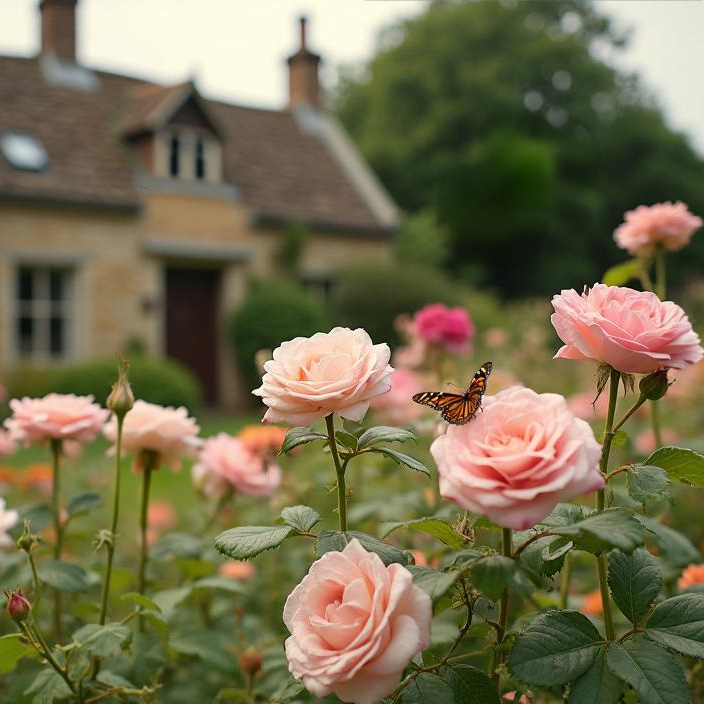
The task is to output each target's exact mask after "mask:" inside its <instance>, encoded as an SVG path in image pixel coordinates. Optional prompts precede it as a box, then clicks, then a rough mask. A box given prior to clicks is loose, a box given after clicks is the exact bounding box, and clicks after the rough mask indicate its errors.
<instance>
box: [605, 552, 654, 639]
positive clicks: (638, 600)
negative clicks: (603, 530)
mask: <svg viewBox="0 0 704 704" xmlns="http://www.w3.org/2000/svg"><path fill="white" fill-rule="evenodd" d="M608 581H609V587H610V588H611V594H612V595H613V598H614V601H615V602H616V605H617V606H618V608H619V609H621V613H622V614H623V615H624V616H625V617H626V618H627V619H628V620H629V621H631V622H632V623H633V624H634V625H636V624H638V623H640V621H641V619H642V618H643V616H645V615H646V614H647V613H648V611H649V610H650V607H651V606H652V604H653V602H654V601H655V599H656V598H657V596H658V594H659V593H660V589H661V587H662V574H661V573H660V570H659V569H658V565H657V562H656V561H655V558H654V557H653V556H652V555H651V554H650V553H649V552H648V551H647V550H644V549H643V548H638V549H637V550H634V551H633V552H632V553H631V554H630V555H628V554H626V553H623V552H619V551H617V550H615V551H613V552H612V553H611V554H610V555H609V577H608Z"/></svg>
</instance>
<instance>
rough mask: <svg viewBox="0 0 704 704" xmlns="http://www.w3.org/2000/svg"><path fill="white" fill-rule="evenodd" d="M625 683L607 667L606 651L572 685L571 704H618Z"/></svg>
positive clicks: (569, 701)
mask: <svg viewBox="0 0 704 704" xmlns="http://www.w3.org/2000/svg"><path fill="white" fill-rule="evenodd" d="M622 693H623V683H622V682H621V680H620V679H619V678H618V677H616V675H614V673H613V672H611V670H609V668H608V667H607V666H606V659H605V655H604V651H601V652H599V655H598V656H597V658H596V660H595V661H594V664H593V665H592V666H591V667H590V668H589V669H588V670H587V671H586V672H585V673H584V674H583V675H580V676H579V677H578V678H577V679H576V680H575V681H574V682H573V683H572V684H571V685H570V696H569V699H568V700H567V701H568V703H569V704H618V702H620V701H621V694H622Z"/></svg>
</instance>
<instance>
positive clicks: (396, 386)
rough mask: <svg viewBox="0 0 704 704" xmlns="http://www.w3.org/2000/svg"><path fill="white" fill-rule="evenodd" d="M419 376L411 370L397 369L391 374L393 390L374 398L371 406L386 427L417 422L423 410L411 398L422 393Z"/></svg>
mask: <svg viewBox="0 0 704 704" xmlns="http://www.w3.org/2000/svg"><path fill="white" fill-rule="evenodd" d="M422 390H423V389H422V388H421V384H420V381H419V380H418V376H417V375H416V374H415V373H414V372H413V371H411V370H410V369H405V368H400V369H395V370H394V372H393V373H392V374H391V389H390V390H389V392H388V393H387V394H382V395H381V396H376V397H375V398H373V399H372V400H371V401H370V403H369V406H370V407H371V409H372V410H373V411H374V413H376V414H377V416H379V420H380V421H381V422H382V423H385V424H386V425H396V426H401V425H406V424H407V423H413V422H415V421H417V420H418V419H419V418H420V417H421V415H422V414H423V409H422V408H421V407H420V406H419V405H418V404H417V403H413V401H412V400H411V397H412V396H413V394H417V393H418V392H419V391H422Z"/></svg>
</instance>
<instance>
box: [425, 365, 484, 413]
mask: <svg viewBox="0 0 704 704" xmlns="http://www.w3.org/2000/svg"><path fill="white" fill-rule="evenodd" d="M492 366H493V364H492V363H491V362H485V363H484V364H483V365H482V366H481V367H480V368H479V369H477V371H476V373H475V374H474V376H473V377H472V381H471V382H470V383H469V386H468V387H467V390H466V391H465V392H464V393H463V394H451V393H448V392H446V391H424V392H423V393H420V394H416V395H415V396H413V400H414V401H415V402H416V403H420V404H422V405H424V406H430V408H432V409H433V410H435V411H438V412H439V413H440V415H441V416H442V418H443V420H446V421H447V422H448V423H452V424H454V425H464V424H465V423H469V421H470V420H472V419H473V418H474V416H475V415H476V414H477V411H478V410H479V409H480V408H481V405H482V397H483V396H484V392H485V391H486V380H487V379H488V378H489V374H491V368H492Z"/></svg>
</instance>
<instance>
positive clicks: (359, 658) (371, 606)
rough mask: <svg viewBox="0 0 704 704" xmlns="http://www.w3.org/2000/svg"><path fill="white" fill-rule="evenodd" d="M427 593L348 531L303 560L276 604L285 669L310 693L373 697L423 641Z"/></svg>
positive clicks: (362, 700)
mask: <svg viewBox="0 0 704 704" xmlns="http://www.w3.org/2000/svg"><path fill="white" fill-rule="evenodd" d="M432 617H433V608H432V603H431V601H430V597H429V596H428V595H427V594H426V593H425V592H424V591H422V590H421V589H420V588H419V587H417V586H416V585H415V584H413V576H412V575H411V573H410V572H409V571H408V570H407V569H406V568H405V567H403V566H401V565H398V564H392V565H389V566H388V567H385V566H384V563H383V562H382V561H381V559H380V558H379V556H378V555H375V554H374V553H369V552H367V551H366V550H365V549H364V548H363V547H362V546H361V545H360V544H359V542H358V541H357V540H356V539H353V540H352V541H351V542H350V543H349V544H348V545H347V547H345V549H344V550H343V551H342V552H328V553H326V554H325V555H323V556H322V557H321V558H320V559H319V560H317V561H316V562H314V563H313V564H312V565H311V568H310V570H309V571H308V574H307V576H306V577H304V578H303V581H302V582H301V583H300V584H299V585H298V586H297V587H296V588H295V589H294V590H293V592H292V593H291V594H290V595H289V597H288V599H287V600H286V605H285V607H284V623H285V624H286V627H287V628H288V630H289V631H290V632H291V636H290V637H289V638H288V639H287V640H286V657H287V658H288V666H289V670H290V671H291V674H292V675H293V676H294V677H295V678H296V679H299V680H302V681H303V684H304V685H305V687H306V689H307V690H308V691H309V692H311V693H312V694H313V695H314V696H316V697H324V696H326V695H328V694H330V693H331V692H332V693H334V694H336V695H337V696H338V697H339V698H340V699H341V700H342V701H343V702H353V703H354V704H374V703H375V702H379V701H380V700H382V699H383V698H384V697H385V696H387V695H389V694H390V693H391V692H392V691H393V690H394V688H395V687H396V685H397V684H398V683H399V680H400V679H401V674H402V673H403V670H404V668H405V667H406V665H408V663H409V662H410V661H411V659H412V658H413V657H414V656H415V655H416V654H418V653H420V652H421V651H422V650H424V649H425V648H426V647H427V646H428V645H429V644H430V621H431V619H432Z"/></svg>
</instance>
